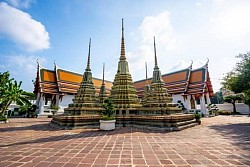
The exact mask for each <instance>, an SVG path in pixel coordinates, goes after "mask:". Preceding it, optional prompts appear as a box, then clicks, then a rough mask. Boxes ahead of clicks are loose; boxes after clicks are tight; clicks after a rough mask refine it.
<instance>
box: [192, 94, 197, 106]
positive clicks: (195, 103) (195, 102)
mask: <svg viewBox="0 0 250 167" xmlns="http://www.w3.org/2000/svg"><path fill="white" fill-rule="evenodd" d="M192 97H193V99H194V105H195V109H197V101H196V98H195V95H192Z"/></svg>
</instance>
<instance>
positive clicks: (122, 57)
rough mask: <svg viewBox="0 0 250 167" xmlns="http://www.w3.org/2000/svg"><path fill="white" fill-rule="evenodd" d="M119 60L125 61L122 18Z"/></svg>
mask: <svg viewBox="0 0 250 167" xmlns="http://www.w3.org/2000/svg"><path fill="white" fill-rule="evenodd" d="M120 60H126V56H125V42H124V26H123V18H122V39H121V56H120Z"/></svg>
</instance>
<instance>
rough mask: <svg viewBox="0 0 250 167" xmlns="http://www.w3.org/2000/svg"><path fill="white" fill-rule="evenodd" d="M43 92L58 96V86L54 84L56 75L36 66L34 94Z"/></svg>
mask: <svg viewBox="0 0 250 167" xmlns="http://www.w3.org/2000/svg"><path fill="white" fill-rule="evenodd" d="M38 92H44V93H50V94H58V93H59V92H58V85H57V84H56V75H55V72H54V71H52V70H48V69H45V68H43V67H41V66H40V65H39V64H38V72H37V79H36V83H35V90H34V93H38Z"/></svg>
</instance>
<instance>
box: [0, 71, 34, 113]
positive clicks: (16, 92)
mask: <svg viewBox="0 0 250 167" xmlns="http://www.w3.org/2000/svg"><path fill="white" fill-rule="evenodd" d="M6 75H7V77H6ZM6 75H4V76H2V75H1V77H2V78H1V79H3V80H4V81H5V84H2V83H1V90H3V89H4V90H3V91H2V92H1V96H0V103H1V115H2V116H3V115H4V114H5V112H6V110H7V109H8V107H9V106H10V104H11V103H12V102H13V101H15V102H16V103H17V104H18V105H21V106H22V105H24V104H30V102H29V100H28V99H27V97H28V96H30V95H31V94H30V93H29V92H25V91H23V90H22V89H21V85H22V82H21V81H20V82H19V83H18V82H17V81H15V80H13V79H9V74H8V72H7V74H6ZM4 77H5V78H4Z"/></svg>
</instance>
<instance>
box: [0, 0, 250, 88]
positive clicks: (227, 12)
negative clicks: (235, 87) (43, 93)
mask: <svg viewBox="0 0 250 167" xmlns="http://www.w3.org/2000/svg"><path fill="white" fill-rule="evenodd" d="M121 18H124V26H125V47H126V56H127V60H128V62H129V67H130V72H131V74H132V77H133V80H134V81H136V80H140V79H143V78H144V76H145V69H144V62H145V61H147V62H148V72H149V74H148V75H149V76H151V75H152V71H153V58H154V53H153V36H156V45H157V55H158V61H159V67H160V69H161V71H162V73H163V74H164V73H168V72H173V71H175V70H180V69H184V68H187V67H188V66H189V65H190V64H191V61H193V62H194V64H193V68H199V67H201V66H203V65H204V64H205V63H206V61H207V58H209V71H210V76H211V79H212V84H213V87H214V89H215V91H217V90H218V89H219V88H220V82H221V80H220V79H221V78H222V77H223V74H225V73H226V72H228V71H230V70H231V69H232V68H233V66H234V65H235V63H236V61H237V59H236V58H235V56H236V55H237V54H239V53H246V52H248V51H250V45H249V44H250V1H248V0H245V1H244V0H227V1H226V0H189V1H185V0H179V1H169V0H154V1H152V0H143V1H134V0H120V1H117V0H106V1H102V0H70V1H65V0H53V1H52V0H40V1H38V0H0V71H1V72H3V71H10V73H11V76H12V77H14V78H15V79H16V80H18V81H23V85H22V88H23V89H24V90H27V91H32V90H33V84H32V80H35V77H36V67H37V64H36V61H37V59H38V61H39V62H40V64H41V65H42V66H43V67H45V68H49V69H53V67H54V65H53V64H54V61H55V63H56V64H57V66H58V67H59V68H63V69H67V70H71V71H74V72H79V73H83V72H84V69H85V67H86V59H87V54H88V42H89V38H92V46H91V69H92V73H93V76H95V77H100V78H101V76H102V74H101V73H102V63H103V62H105V63H106V74H105V77H106V79H107V80H110V81H113V78H114V75H115V73H116V70H117V63H118V60H119V54H120V40H121Z"/></svg>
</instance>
